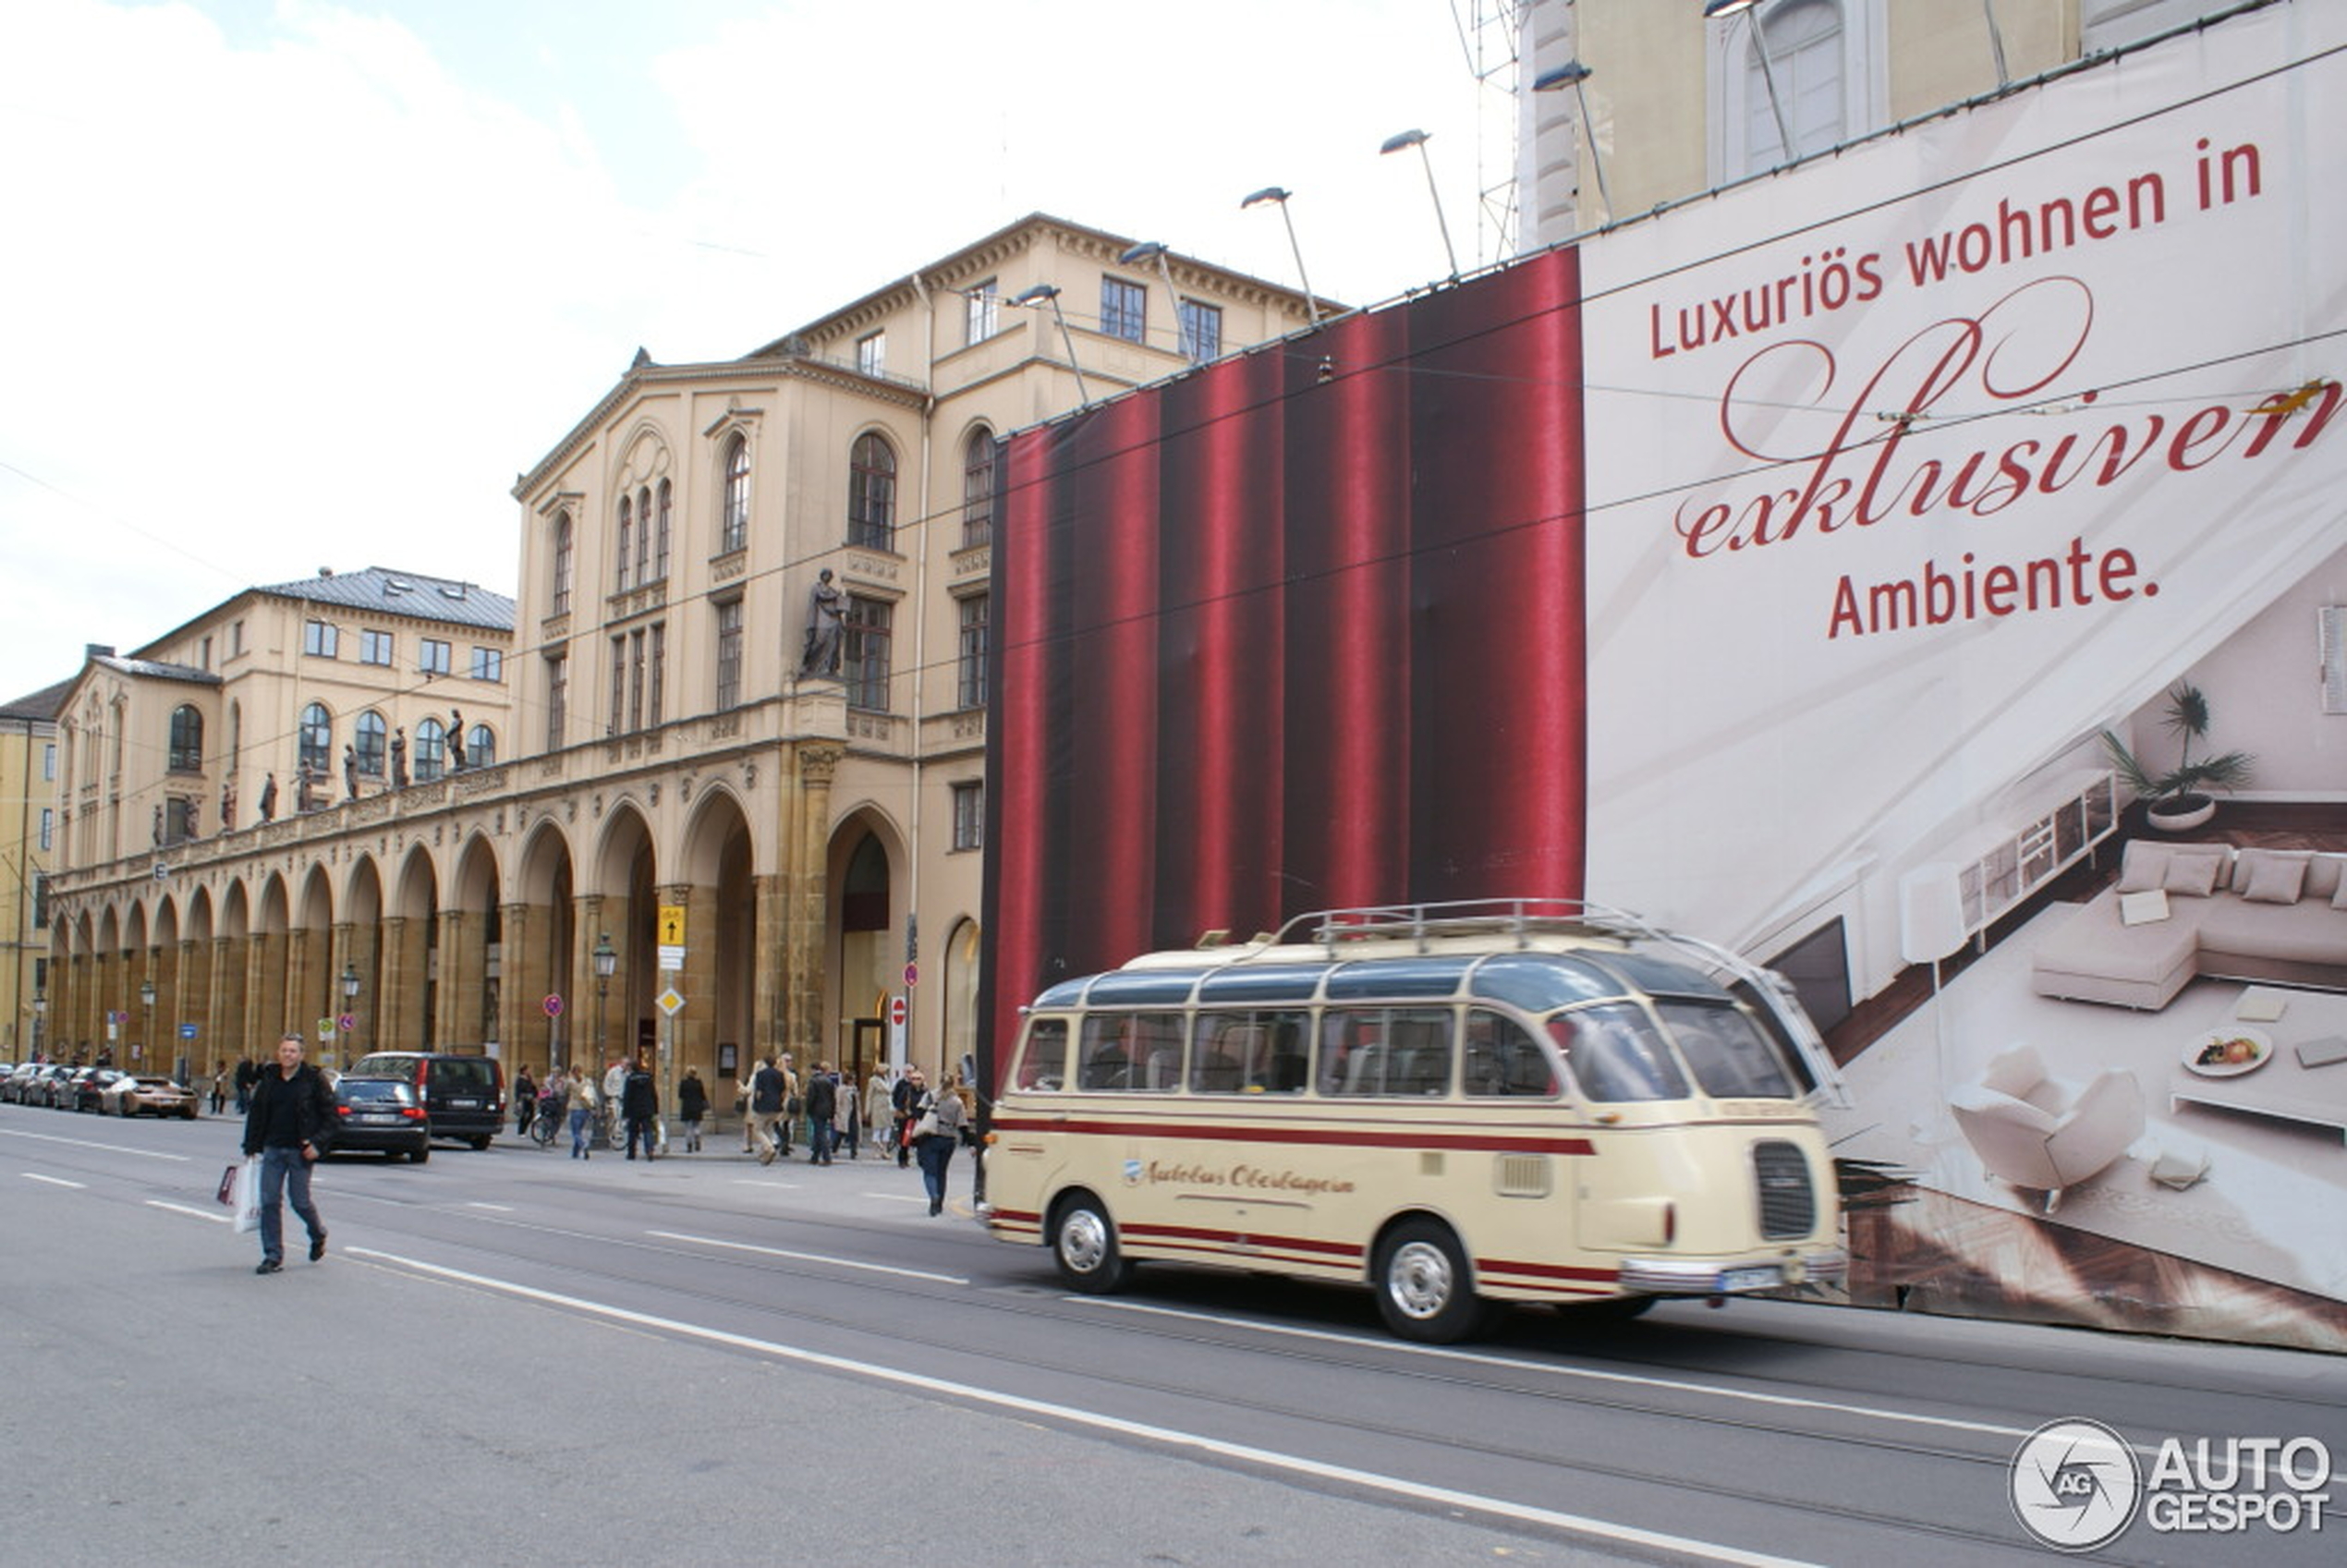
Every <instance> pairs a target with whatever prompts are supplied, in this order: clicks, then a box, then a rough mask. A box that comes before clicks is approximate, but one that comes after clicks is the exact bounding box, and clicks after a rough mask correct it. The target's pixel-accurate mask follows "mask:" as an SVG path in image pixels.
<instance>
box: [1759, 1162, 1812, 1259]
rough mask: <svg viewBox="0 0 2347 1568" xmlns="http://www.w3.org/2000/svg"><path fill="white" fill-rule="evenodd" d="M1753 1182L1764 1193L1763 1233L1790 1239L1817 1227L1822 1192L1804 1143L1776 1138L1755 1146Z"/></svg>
mask: <svg viewBox="0 0 2347 1568" xmlns="http://www.w3.org/2000/svg"><path fill="white" fill-rule="evenodd" d="M1752 1177H1753V1184H1754V1185H1755V1186H1756V1187H1757V1189H1758V1192H1759V1195H1760V1235H1761V1237H1762V1239H1763V1240H1766V1241H1790V1240H1792V1239H1794V1237H1797V1236H1806V1235H1807V1234H1809V1233H1810V1232H1811V1231H1812V1230H1814V1229H1815V1228H1816V1227H1817V1223H1818V1195H1817V1193H1816V1191H1815V1190H1814V1189H1813V1188H1812V1187H1811V1186H1810V1185H1809V1161H1807V1160H1806V1159H1805V1158H1804V1157H1803V1156H1802V1153H1801V1146H1800V1145H1799V1144H1794V1143H1786V1142H1784V1141H1782V1139H1776V1138H1772V1139H1769V1141H1768V1142H1766V1143H1756V1144H1754V1145H1753V1146H1752Z"/></svg>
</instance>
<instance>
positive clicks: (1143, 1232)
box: [1123, 1225, 1361, 1258]
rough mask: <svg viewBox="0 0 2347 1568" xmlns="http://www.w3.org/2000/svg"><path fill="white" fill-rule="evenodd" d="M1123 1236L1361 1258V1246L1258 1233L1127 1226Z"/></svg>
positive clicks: (1147, 1239) (1194, 1226)
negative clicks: (1276, 1248)
mask: <svg viewBox="0 0 2347 1568" xmlns="http://www.w3.org/2000/svg"><path fill="white" fill-rule="evenodd" d="M1123 1234H1125V1235H1126V1236H1129V1237H1131V1238H1132V1239H1134V1240H1136V1241H1148V1242H1158V1241H1161V1240H1162V1241H1203V1242H1211V1243H1214V1244H1215V1245H1217V1246H1249V1247H1259V1248H1269V1247H1279V1248H1282V1249H1284V1250H1286V1251H1289V1252H1325V1253H1331V1254H1333V1255H1334V1256H1336V1257H1339V1258H1359V1257H1360V1256H1361V1248H1360V1246H1357V1245H1356V1244H1352V1243H1347V1242H1341V1241H1313V1240H1311V1239H1309V1238H1308V1237H1305V1236H1275V1235H1265V1234H1262V1233H1260V1232H1258V1231H1217V1230H1210V1229H1208V1228H1206V1227H1204V1226H1200V1225H1126V1226H1125V1227H1124V1228H1123Z"/></svg>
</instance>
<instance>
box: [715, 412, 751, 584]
mask: <svg viewBox="0 0 2347 1568" xmlns="http://www.w3.org/2000/svg"><path fill="white" fill-rule="evenodd" d="M748 542H749V437H748V436H746V435H741V434H736V436H735V437H734V438H733V440H731V441H729V442H727V443H726V444H725V513H724V517H720V518H719V519H718V522H717V553H719V554H720V555H724V554H726V553H730V552H732V551H736V550H739V549H741V548H742V547H743V546H744V545H747V544H748Z"/></svg>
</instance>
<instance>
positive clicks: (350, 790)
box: [342, 746, 359, 800]
mask: <svg viewBox="0 0 2347 1568" xmlns="http://www.w3.org/2000/svg"><path fill="white" fill-rule="evenodd" d="M342 789H343V797H344V798H345V799H347V800H356V799H358V798H359V748H357V747H355V746H346V747H344V748H342Z"/></svg>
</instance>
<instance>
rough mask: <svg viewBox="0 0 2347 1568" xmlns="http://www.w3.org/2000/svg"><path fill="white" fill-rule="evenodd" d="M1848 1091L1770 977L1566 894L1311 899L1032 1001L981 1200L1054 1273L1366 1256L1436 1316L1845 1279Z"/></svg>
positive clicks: (1612, 1308) (1446, 1326)
mask: <svg viewBox="0 0 2347 1568" xmlns="http://www.w3.org/2000/svg"><path fill="white" fill-rule="evenodd" d="M1840 1095H1841V1089H1840V1086H1839V1082H1838V1080H1837V1078H1836V1076H1835V1075H1834V1070H1833V1065H1832V1063H1831V1061H1830V1058H1829V1057H1828V1056H1827V1054H1826V1052H1825V1050H1824V1047H1823V1043H1822V1041H1820V1039H1818V1033H1817V1030H1816V1028H1815V1027H1814V1026H1813V1025H1812V1024H1811V1023H1810V1022H1809V1019H1808V1016H1807V1015H1806V1014H1805V1013H1804V1012H1803V1011H1802V1009H1801V1006H1800V1003H1799V1002H1798V1001H1797V1000H1796V999H1795V997H1794V992H1793V990H1792V988H1791V986H1790V985H1788V984H1787V983H1786V982H1785V981H1784V980H1783V979H1782V978H1780V977H1778V976H1776V975H1774V974H1772V973H1770V972H1769V971H1768V970H1765V969H1762V968H1760V967H1758V966H1754V965H1751V964H1749V963H1746V962H1745V961H1743V960H1741V959H1739V958H1737V957H1736V956H1735V955H1734V954H1731V953H1729V952H1727V951H1726V950H1724V949H1722V948H1720V947H1717V946H1714V945H1712V944H1710V943H1708V942H1700V941H1697V940H1695V939H1691V938H1688V937H1684V936H1678V935H1673V934H1672V933H1669V932H1666V931H1662V930H1657V929H1655V928H1653V927H1651V926H1649V925H1648V924H1647V923H1645V922H1643V921H1641V920H1639V919H1637V918H1635V917H1633V916H1629V915H1626V914H1623V913H1622V912H1620V911H1616V910H1609V909H1605V908H1603V907H1600V906H1593V905H1587V904H1582V903H1578V902H1571V903H1567V902H1562V901H1554V900H1504V901H1478V902H1474V903H1466V904H1446V905H1418V906H1401V907H1382V908H1368V909H1345V910H1331V911H1325V912H1322V913H1319V914H1315V915H1308V916H1303V917H1299V918H1297V919H1296V920H1294V921H1291V922H1290V923H1289V924H1288V925H1287V927H1285V928H1284V929H1283V930H1282V931H1281V932H1280V933H1279V934H1278V935H1277V936H1273V937H1258V938H1257V939H1255V940H1254V941H1252V942H1244V943H1235V944H1234V943H1230V942H1224V941H1222V940H1220V939H1219V937H1217V936H1216V935H1214V934H1210V936H1209V937H1208V938H1207V939H1206V941H1204V942H1201V944H1200V945H1199V946H1198V948H1196V949H1192V950H1187V951H1181V952H1169V953H1153V954H1147V955H1145V956H1142V957H1138V958H1136V959H1134V960H1133V961H1132V962H1130V963H1128V964H1126V965H1125V966H1124V967H1122V968H1120V969H1115V970H1112V971H1110V972H1108V973H1105V974H1100V975H1091V976H1087V977H1085V978H1079V979H1071V980H1067V981H1064V982H1062V983H1060V984H1057V985H1054V986H1052V988H1051V989H1050V990H1048V991H1044V992H1043V993H1042V995H1040V996H1039V997H1037V998H1036V999H1035V1001H1034V1002H1033V1003H1032V1004H1031V1005H1029V1006H1028V1008H1026V1009H1025V1010H1024V1014H1023V1022H1022V1027H1021V1028H1020V1030H1019V1036H1018V1039H1017V1042H1016V1045H1015V1049H1014V1050H1013V1051H1012V1053H1011V1055H1010V1058H1009V1061H1008V1063H1007V1065H1006V1068H1005V1070H1004V1072H1003V1075H1002V1078H1001V1082H1000V1086H999V1088H998V1091H997V1094H996V1097H995V1102H994V1107H993V1116H992V1123H991V1131H990V1135H989V1139H988V1143H989V1148H988V1154H987V1173H986V1183H987V1192H988V1199H989V1206H988V1209H987V1211H986V1222H987V1225H988V1227H989V1229H990V1230H991V1232H992V1234H994V1235H995V1236H996V1237H998V1238H1000V1239H1002V1240H1003V1241H1010V1242H1023V1243H1029V1244H1034V1243H1040V1244H1042V1245H1044V1246H1048V1247H1049V1248H1050V1249H1051V1251H1052V1257H1053V1258H1054V1260H1055V1261H1056V1263H1057V1266H1058V1270H1059V1272H1060V1275H1061V1277H1062V1278H1063V1279H1064V1281H1065V1282H1067V1284H1068V1285H1070V1286H1071V1287H1073V1288H1074V1289H1076V1290H1079V1291H1085V1292H1091V1293H1100V1292H1107V1291H1113V1290H1115V1289H1118V1288H1120V1287H1121V1286H1123V1285H1124V1284H1125V1282H1127V1281H1128V1279H1129V1278H1130V1274H1131V1270H1132V1267H1133V1264H1134V1263H1135V1261H1136V1260H1138V1259H1144V1258H1155V1259H1165V1260H1172V1261H1178V1262H1187V1263H1201V1262H1202V1263H1214V1264H1224V1265H1234V1266H1236V1267H1240V1268H1244V1269H1247V1270H1256V1271H1259V1272H1271V1273H1278V1274H1285V1275H1293V1276H1295V1277H1297V1278H1303V1279H1314V1280H1337V1281H1352V1282H1366V1283H1368V1285H1369V1286H1370V1287H1371V1288H1372V1289H1373V1290H1374V1291H1375V1293H1376V1296H1377V1303H1378V1307H1379V1309H1380V1312H1381V1314H1382V1315H1383V1317H1384V1319H1385V1321H1386V1323H1387V1324H1388V1326H1389V1327H1391V1328H1392V1330H1393V1331H1394V1332H1396V1333H1397V1334H1400V1335H1403V1336H1405V1337H1406V1338H1410V1339H1415V1340H1423V1341H1428V1342H1431V1343H1448V1342H1451V1341H1454V1340H1458V1339H1461V1338H1464V1337H1466V1336H1467V1335H1470V1334H1472V1333H1474V1332H1475V1331H1478V1329H1479V1328H1480V1327H1481V1326H1482V1325H1483V1324H1484V1323H1485V1322H1486V1321H1487V1320H1488V1319H1489V1318H1490V1314H1491V1313H1492V1312H1493V1310H1494V1309H1495V1308H1497V1307H1499V1304H1502V1303H1508V1302H1545V1303H1551V1304H1555V1305H1557V1306H1560V1307H1565V1308H1567V1309H1568V1310H1569V1311H1570V1312H1572V1313H1574V1314H1576V1315H1578V1316H1581V1317H1584V1318H1605V1317H1628V1316H1632V1315H1635V1314H1636V1313H1637V1312H1639V1311H1642V1310H1644V1309H1645V1308H1646V1307H1648V1306H1649V1305H1651V1304H1652V1303H1653V1302H1654V1301H1655V1300H1656V1299H1657V1298H1659V1297H1664V1296H1704V1297H1713V1298H1720V1297H1726V1296H1730V1295H1741V1294H1745V1293H1748V1292H1755V1291H1765V1290H1772V1289H1777V1288H1780V1287H1783V1286H1789V1285H1800V1284H1805V1283H1813V1282H1814V1283H1830V1282H1838V1281H1839V1280H1840V1278H1841V1277H1842V1274H1843V1273H1844V1271H1845V1269H1846V1261H1847V1258H1846V1254H1845V1252H1844V1251H1843V1247H1842V1241H1841V1234H1840V1233H1841V1205H1840V1203H1839V1201H1838V1189H1837V1186H1836V1183H1835V1177H1834V1168H1833V1162H1832V1160H1831V1159H1830V1156H1829V1155H1828V1152H1827V1149H1826V1145H1825V1141H1824V1139H1823V1137H1822V1136H1821V1135H1820V1134H1819V1132H1818V1123H1817V1116H1816V1108H1817V1106H1818V1104H1819V1103H1820V1102H1822V1101H1826V1100H1838V1099H1839V1097H1840Z"/></svg>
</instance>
